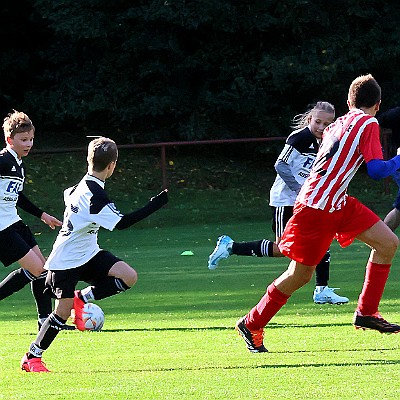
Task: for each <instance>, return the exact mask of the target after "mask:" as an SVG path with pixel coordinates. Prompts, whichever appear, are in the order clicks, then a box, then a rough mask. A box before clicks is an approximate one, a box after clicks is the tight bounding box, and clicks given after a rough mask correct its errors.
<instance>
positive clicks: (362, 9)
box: [0, 0, 400, 142]
mask: <svg viewBox="0 0 400 400" xmlns="http://www.w3.org/2000/svg"><path fill="white" fill-rule="evenodd" d="M6 3H9V4H6ZM22 3H23V6H24V7H23V11H22V12H21V11H20V10H21V8H20V5H21V2H20V3H19V6H18V7H17V5H13V4H12V3H11V1H9V0H7V1H6V2H5V4H4V5H3V4H2V6H1V8H2V14H3V26H2V27H1V29H2V33H5V32H8V33H11V34H9V35H8V36H7V37H8V40H7V42H6V43H4V46H3V47H2V50H1V51H0V61H1V62H0V69H1V70H0V76H1V78H0V79H1V89H0V95H1V96H0V100H1V102H2V107H3V108H6V109H7V110H6V111H7V112H8V111H9V109H10V108H24V109H25V110H27V112H29V113H30V114H32V115H35V121H38V123H39V124H41V126H42V128H43V129H49V128H50V127H52V128H54V127H60V128H62V129H65V130H69V131H74V130H76V131H80V132H86V133H88V132H102V133H105V132H107V131H108V130H110V129H112V130H113V134H114V132H115V131H117V132H119V135H120V138H116V139H117V140H120V141H123V142H151V141H159V140H163V141H168V140H179V139H181V140H193V139H209V138H223V137H246V136H247V137H252V136H281V135H282V134H285V133H286V132H288V126H289V125H290V118H291V117H292V116H293V115H294V114H296V113H298V112H299V110H300V111H301V110H304V108H305V107H306V106H307V104H309V103H311V102H314V101H317V100H319V99H320V98H323V99H324V100H327V101H330V102H332V103H333V104H335V106H336V108H337V110H338V113H339V114H341V113H344V112H345V111H346V90H347V89H346V88H347V87H348V85H349V82H350V81H351V80H352V79H353V78H354V77H355V76H356V75H359V74H363V73H366V72H371V73H372V74H373V75H374V76H375V77H376V78H377V80H378V81H379V82H380V84H381V85H382V88H383V96H384V103H383V105H387V107H388V108H389V107H390V106H393V105H397V103H398V102H399V101H400V98H399V96H400V95H399V93H400V90H399V89H400V87H399V85H400V83H399V82H400V79H398V78H399V72H398V69H397V65H398V64H399V58H400V54H399V53H400V46H399V44H398V38H399V37H400V27H399V24H398V21H399V20H400V3H398V2H397V1H395V0H390V1H385V2H382V1H378V0H369V1H368V2H367V3H366V2H360V1H350V2H349V1H343V0H337V1H334V2H320V1H313V0H310V1H307V0H302V1H298V0H288V1H285V2H282V1H276V0H271V1H267V0H262V1H261V0H242V1H235V0H231V1H227V0H202V1H197V0H193V1H190V0H188V1H185V0H165V1H156V0H153V1H152V0H146V1H145V0H141V1H135V2H132V1H129V0H115V1H105V0H86V1H72V0H64V1H55V0H36V1H35V0H23V1H22ZM13 16H14V17H15V18H12V17H13ZM16 20H17V21H19V22H18V24H16ZM21 22H22V23H21ZM15 38H16V39H17V40H15ZM3 40H4V39H3ZM317 96H318V97H317ZM114 136H115V134H114Z"/></svg>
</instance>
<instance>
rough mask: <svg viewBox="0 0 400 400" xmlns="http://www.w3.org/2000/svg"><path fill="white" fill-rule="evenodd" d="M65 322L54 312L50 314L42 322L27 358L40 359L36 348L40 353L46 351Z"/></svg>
mask: <svg viewBox="0 0 400 400" xmlns="http://www.w3.org/2000/svg"><path fill="white" fill-rule="evenodd" d="M66 322H67V320H65V319H62V318H61V317H59V316H58V315H57V314H55V313H54V312H53V313H51V314H50V315H49V317H48V318H47V319H46V321H44V322H43V325H42V327H41V328H40V331H39V333H38V334H37V336H36V340H35V341H34V342H33V343H32V345H31V353H33V354H31V353H30V355H28V358H29V357H41V354H40V355H39V354H38V353H37V351H38V348H39V349H40V350H41V351H44V350H46V349H48V348H49V346H50V345H51V343H52V342H53V340H54V339H55V338H56V336H57V335H58V333H59V332H60V331H61V330H62V328H63V326H64V325H65V323H66ZM35 353H36V354H35Z"/></svg>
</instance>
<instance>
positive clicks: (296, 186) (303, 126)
mask: <svg viewBox="0 0 400 400" xmlns="http://www.w3.org/2000/svg"><path fill="white" fill-rule="evenodd" d="M334 119H335V108H334V107H333V105H332V104H330V103H328V102H326V101H319V102H318V103H317V104H315V105H314V107H312V108H311V109H309V110H308V111H306V112H305V113H304V114H300V115H297V116H296V117H294V125H293V126H292V127H293V128H294V129H295V130H294V131H293V132H292V133H291V134H290V135H289V137H288V138H287V140H286V144H285V147H284V148H283V150H282V152H281V154H280V155H279V157H278V159H277V161H276V163H275V169H276V172H277V176H276V179H275V182H274V184H273V185H272V188H271V191H270V202H269V204H270V206H271V207H272V208H273V220H272V230H273V231H274V232H275V235H276V239H275V242H273V241H271V240H266V239H262V240H257V241H251V242H234V241H233V240H232V239H231V238H230V237H229V236H226V235H222V236H220V237H219V238H218V241H217V245H216V247H215V249H214V251H213V252H212V253H211V255H210V257H209V258H208V268H209V269H210V270H213V269H216V268H217V266H218V263H219V261H220V260H222V259H224V258H228V257H229V256H230V255H231V254H236V255H240V256H257V257H283V254H282V253H281V252H280V251H279V248H278V244H279V242H280V240H281V237H282V233H283V230H284V229H285V225H286V223H287V222H288V220H289V218H290V217H291V216H292V215H293V206H294V203H295V201H296V197H297V194H298V193H299V191H300V188H301V185H302V184H303V183H304V181H305V180H306V178H307V177H308V175H309V174H310V171H311V167H312V165H313V163H314V160H315V157H316V156H317V152H318V148H319V145H320V142H321V138H322V132H323V131H324V129H325V128H326V127H327V126H328V125H329V124H330V123H332V121H333V120H334ZM330 259H331V257H330V253H329V250H328V251H327V252H326V254H325V255H324V256H323V257H322V259H321V260H320V262H319V263H318V265H317V266H316V269H315V284H316V287H315V290H314V294H313V299H314V302H315V303H318V304H324V303H330V304H343V303H347V302H348V301H349V299H348V298H347V297H344V296H339V295H338V294H336V293H335V289H333V288H330V287H329V286H328V280H329V267H330Z"/></svg>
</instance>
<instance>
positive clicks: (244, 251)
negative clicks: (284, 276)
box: [232, 239, 274, 257]
mask: <svg viewBox="0 0 400 400" xmlns="http://www.w3.org/2000/svg"><path fill="white" fill-rule="evenodd" d="M273 245H274V243H273V242H271V241H270V240H266V239H263V240H257V241H255V242H233V243H232V254H236V255H238V256H257V257H273Z"/></svg>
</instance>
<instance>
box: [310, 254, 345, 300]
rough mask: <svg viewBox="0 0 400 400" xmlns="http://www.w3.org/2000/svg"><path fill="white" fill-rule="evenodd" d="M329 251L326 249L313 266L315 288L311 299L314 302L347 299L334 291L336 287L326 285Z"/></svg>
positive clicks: (329, 261) (329, 260)
mask: <svg viewBox="0 0 400 400" xmlns="http://www.w3.org/2000/svg"><path fill="white" fill-rule="evenodd" d="M330 263H331V253H330V251H329V250H328V251H327V252H326V253H325V255H324V257H322V260H321V261H320V262H319V264H318V265H317V266H316V268H315V290H314V294H313V300H314V303H316V304H344V303H348V302H349V299H348V298H347V297H344V296H339V295H338V294H336V293H335V290H336V289H339V288H330V287H329V286H328V281H329V270H330Z"/></svg>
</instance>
